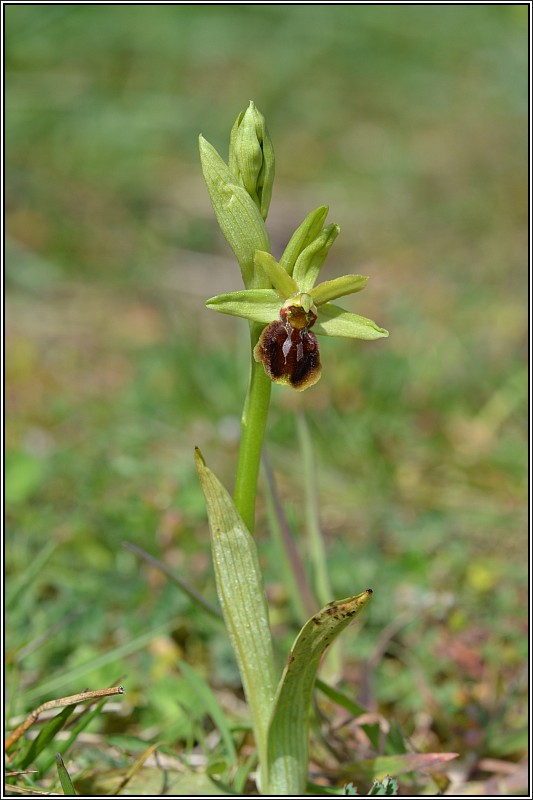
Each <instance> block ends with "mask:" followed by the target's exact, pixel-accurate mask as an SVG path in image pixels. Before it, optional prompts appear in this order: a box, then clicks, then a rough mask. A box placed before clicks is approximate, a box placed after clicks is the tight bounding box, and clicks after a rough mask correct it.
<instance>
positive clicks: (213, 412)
mask: <svg viewBox="0 0 533 800" xmlns="http://www.w3.org/2000/svg"><path fill="white" fill-rule="evenodd" d="M5 11H6V112H7V116H6V159H7V186H6V206H7V208H6V233H7V242H6V251H7V311H8V324H7V351H6V356H7V359H6V360H7V374H6V378H7V397H6V404H7V429H6V450H7V452H6V466H7V472H6V500H7V523H8V525H7V546H6V562H7V579H8V586H7V603H8V610H9V617H8V623H7V629H6V636H7V647H8V673H7V679H8V688H9V689H11V697H12V708H11V710H12V712H13V713H22V712H23V711H26V712H27V711H28V710H30V708H31V707H32V706H33V705H35V704H36V703H37V702H40V701H42V700H46V699H50V698H51V697H55V696H59V695H61V694H69V693H71V692H75V691H79V690H81V689H82V688H83V687H84V686H86V685H87V686H88V685H90V686H91V688H98V687H100V686H107V685H110V684H111V683H112V682H113V680H114V679H115V678H118V677H119V676H123V675H126V676H127V677H126V678H124V682H125V684H126V686H127V689H128V695H127V696H126V698H125V702H124V704H123V706H122V708H123V716H122V717H121V718H120V719H121V720H122V721H119V722H117V721H115V723H113V724H114V725H116V726H117V728H119V729H120V731H121V732H122V733H128V734H133V733H137V734H143V732H144V731H146V730H147V729H148V730H149V731H151V734H150V736H153V739H154V740H155V739H156V738H157V737H158V736H159V737H167V736H168V737H170V738H171V739H172V737H178V738H179V737H183V736H185V733H184V732H186V731H187V730H189V727H188V726H190V720H189V718H188V716H187V714H186V713H184V711H183V703H186V698H185V695H186V690H185V689H184V688H183V682H182V679H181V678H180V677H179V675H178V672H177V668H176V664H177V659H178V658H185V659H186V660H188V661H189V662H190V663H192V664H194V665H195V666H196V667H197V669H198V670H199V671H200V672H202V674H204V675H205V676H206V677H208V678H209V680H210V682H211V684H212V685H214V686H215V687H217V688H219V689H222V688H226V687H228V686H230V687H231V686H236V685H237V683H238V678H237V675H236V672H235V667H234V665H233V661H232V657H231V653H230V651H229V648H228V645H227V643H226V641H225V638H224V637H223V636H222V635H221V633H220V632H219V631H218V629H216V627H214V626H213V625H212V624H210V623H208V622H207V621H206V620H204V618H203V616H202V614H201V613H200V612H199V611H197V610H195V609H194V608H192V607H191V605H190V603H189V601H188V600H187V599H186V598H184V597H183V595H181V594H180V593H179V591H178V590H177V589H176V588H175V587H174V586H172V585H171V584H169V583H168V582H167V581H166V579H164V578H163V577H162V576H161V575H160V573H158V572H157V570H154V569H153V568H150V567H147V566H146V565H144V564H142V563H140V562H139V561H138V559H137V558H136V557H135V556H134V555H133V554H132V553H130V552H129V551H127V550H126V549H125V548H124V547H123V546H122V542H123V541H124V540H127V541H130V542H134V543H136V544H137V545H139V546H141V547H143V548H145V549H146V550H148V551H149V552H151V553H153V554H154V555H155V556H156V557H158V558H160V559H161V560H162V561H164V562H165V563H166V564H167V565H169V566H170V567H172V568H173V569H174V570H175V571H176V572H177V573H179V574H180V575H182V576H183V577H186V578H187V579H188V580H189V581H190V582H191V583H192V584H194V585H195V586H196V587H197V588H198V589H199V590H200V591H202V592H204V593H205V595H206V596H207V597H209V598H210V599H213V598H214V581H213V577H212V572H211V567H210V563H209V549H208V548H209V545H208V532H207V526H206V521H205V513H204V509H203V501H202V497H201V494H200V490H199V486H198V482H197V478H196V475H195V472H194V466H193V456H192V453H193V447H194V445H198V446H200V447H201V449H202V451H203V453H204V455H205V457H206V460H207V462H208V464H209V465H210V466H211V467H212V468H213V469H215V470H216V471H217V473H218V475H219V476H220V478H221V480H223V481H224V483H225V484H226V485H227V486H228V487H230V488H231V485H232V481H233V475H234V471H235V466H236V458H237V450H238V422H239V415H240V408H241V404H242V399H243V394H244V390H245V386H246V378H247V359H248V355H247V348H248V343H247V340H248V336H247V329H246V324H245V323H244V322H243V321H241V320H236V319H231V318H226V317H223V316H221V315H215V314H213V313H211V312H208V311H207V310H206V309H205V308H204V300H205V299H206V298H207V297H210V296H212V295H213V294H216V293H219V292H223V291H231V290H235V289H238V288H240V286H241V283H240V274H239V270H238V267H237V266H236V264H235V263H234V261H233V260H232V256H231V252H230V251H229V248H228V247H227V245H226V244H225V242H224V241H223V239H222V238H221V235H220V233H219V231H218V229H217V226H216V222H215V220H214V215H213V213H212V209H211V206H210V203H209V198H208V195H207V191H206V189H205V186H204V185H203V181H202V177H201V172H200V167H199V160H198V154H197V137H198V134H199V133H200V132H201V133H203V134H204V136H205V137H206V138H207V139H208V140H209V141H210V142H212V143H213V144H214V145H215V147H217V148H218V149H219V151H220V152H221V153H222V155H223V156H224V157H226V154H227V143H228V137H229V131H230V128H231V125H232V124H233V121H234V119H235V117H236V116H237V114H238V113H239V111H240V110H242V109H244V108H245V107H246V106H247V104H248V101H249V100H250V99H253V100H254V102H255V103H256V105H257V106H258V108H259V109H260V110H261V111H262V113H263V114H264V115H265V117H266V119H267V124H268V127H269V131H270V134H271V137H272V139H273V142H274V147H275V151H276V158H277V169H276V183H275V187H274V194H273V200H272V205H271V211H270V214H269V219H268V223H267V224H268V227H269V231H270V234H271V239H272V249H273V253H274V255H277V256H279V255H280V254H281V252H282V250H283V247H284V246H285V244H286V242H287V241H288V239H289V237H290V235H291V234H292V232H293V230H294V228H295V227H296V226H297V225H298V224H299V223H300V221H301V220H302V219H303V217H304V216H305V215H306V214H307V213H308V212H309V211H310V210H311V209H313V208H314V207H316V206H318V205H322V204H328V205H329V206H330V217H329V221H333V222H338V223H339V224H340V226H341V235H340V237H339V239H338V240H337V242H336V243H335V246H334V248H333V250H332V251H331V253H330V255H329V258H328V261H327V262H326V265H325V266H324V268H323V272H322V276H321V277H322V279H329V278H332V277H335V276H336V275H342V274H345V273H349V272H360V273H362V274H367V275H369V276H370V280H369V283H368V286H367V289H366V290H365V292H363V293H362V294H359V295H357V296H356V297H353V298H349V299H348V300H347V301H346V303H345V306H346V307H347V308H350V310H353V311H356V312H357V313H360V314H363V315H364V316H368V317H370V318H372V319H374V320H376V322H377V323H378V324H379V325H381V326H383V327H386V328H387V329H389V330H390V332H391V336H390V338H389V339H387V340H380V341H378V342H371V343H366V342H357V341H356V342H350V341H341V340H336V339H328V340H327V341H325V342H324V341H323V340H322V342H321V350H322V362H323V376H322V379H321V381H320V382H319V384H318V385H317V386H316V387H314V388H313V389H311V390H309V391H308V392H305V393H304V394H302V395H296V393H292V392H291V391H290V390H288V389H285V388H282V387H274V391H273V402H272V411H271V418H270V422H269V431H268V439H267V443H268V444H267V446H268V450H269V454H270V458H271V461H272V464H273V468H274V471H275V474H276V477H277V479H278V483H279V490H280V493H281V495H282V497H283V500H284V502H285V505H286V509H287V513H288V516H289V519H290V520H291V523H292V524H293V528H294V531H295V534H296V536H297V538H298V539H299V540H301V547H302V552H304V553H305V541H304V537H305V532H304V527H305V525H304V513H303V497H304V485H303V474H302V469H301V455H300V451H299V446H298V442H297V437H296V432H295V431H296V429H295V422H294V412H295V411H298V410H304V411H305V412H306V414H307V417H308V420H309V424H310V428H311V432H312V436H313V441H314V444H315V448H316V459H317V470H318V476H319V486H320V490H319V495H320V496H319V500H320V513H321V520H322V524H323V529H324V535H325V537H326V545H327V551H328V559H329V564H330V571H331V576H332V583H333V588H334V594H335V596H336V597H342V596H346V595H349V594H353V593H355V592H359V591H361V590H363V589H365V588H366V587H367V586H371V587H372V588H373V589H374V599H373V601H372V605H371V607H370V608H369V609H368V613H367V612H365V615H366V619H365V622H364V625H363V626H362V628H361V629H360V630H359V631H355V630H351V631H348V632H347V633H346V634H345V635H344V648H345V658H346V665H347V666H346V671H345V672H346V677H347V679H348V683H347V684H346V685H347V686H348V687H351V688H350V689H349V691H350V692H352V694H353V696H354V697H357V696H358V693H359V699H361V700H362V701H363V702H365V703H367V704H368V705H369V706H370V707H371V708H376V709H378V710H379V711H380V712H381V713H383V714H384V716H385V717H386V718H387V719H389V720H392V719H395V720H397V721H398V722H399V723H400V725H401V726H402V728H403V729H404V731H405V732H406V734H407V735H409V736H411V737H412V742H413V743H414V745H415V747H418V748H420V749H421V750H430V751H431V750H453V751H456V752H460V753H461V755H462V756H463V757H464V756H465V755H466V754H467V753H472V752H473V753H475V754H476V758H477V759H481V758H483V757H486V756H491V757H499V758H506V759H509V760H510V761H518V760H519V759H520V758H521V756H522V754H523V751H524V748H525V733H524V731H525V706H524V697H525V695H524V692H525V686H524V681H525V672H524V664H525V631H526V618H525V611H524V608H525V598H526V558H525V553H526V545H527V540H526V477H527V474H526V466H527V450H526V395H527V389H526V385H527V384H526V367H525V364H526V332H527V309H526V302H525V295H526V290H527V12H528V8H527V6H525V5H522V6H520V5H505V6H504V5H495V6H489V5H477V6H474V5H471V6H430V5H422V6H420V5H418V6H409V5H406V6H393V5H390V6H371V5H368V4H367V5H361V6H335V5H332V6H308V7H305V8H304V7H302V6H250V5H249V6H198V5H197V6H157V5H154V6H148V5H137V6H133V5H123V6H97V5H93V6H89V5H85V6H83V5H79V6H74V5H68V4H66V5H61V6H59V5H58V6H25V7H24V6H18V7H17V6H8V7H7V8H6V9H5ZM267 527H268V526H267V522H266V516H265V506H264V499H263V496H262V495H261V496H260V501H259V517H258V539H259V547H260V551H261V554H262V558H263V560H264V566H265V570H266V576H267V584H268V593H269V597H270V599H271V602H272V609H273V610H272V621H273V623H274V625H275V631H276V637H277V639H278V640H279V641H280V643H281V646H282V647H288V646H289V643H290V641H291V639H292V636H293V628H291V626H290V617H289V613H288V609H287V605H286V593H285V589H284V587H283V585H282V583H281V582H280V578H279V574H278V570H277V565H276V559H275V557H274V555H273V551H272V545H271V544H270V542H269V538H268V532H267ZM362 664H363V666H361V665H362ZM364 665H366V667H365V666H364ZM368 665H370V667H369V666H368ZM365 670H366V671H365ZM363 672H364V674H365V675H366V680H365V681H363V682H364V683H365V684H366V687H367V688H366V691H365V692H363V694H362V695H361V694H360V692H361V691H362V689H361V688H360V685H361V675H362V673H363ZM369 676H370V677H369ZM15 687H18V690H17V691H16V692H15V691H14V690H15ZM184 698H185V699H184ZM428 719H429V720H430V723H428V722H427V720H428ZM474 777H475V776H474Z"/></svg>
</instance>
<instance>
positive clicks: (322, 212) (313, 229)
mask: <svg viewBox="0 0 533 800" xmlns="http://www.w3.org/2000/svg"><path fill="white" fill-rule="evenodd" d="M328 211H329V208H328V206H319V207H318V208H315V210H314V211H311V213H310V214H308V215H307V216H306V218H305V219H304V221H303V222H302V224H301V225H299V226H298V227H297V228H296V230H295V231H294V233H293V234H292V236H291V238H290V241H289V244H288V245H287V247H286V248H285V251H284V253H283V255H282V256H281V258H280V260H279V263H280V264H281V266H282V267H283V268H284V269H285V270H287V272H288V273H289V275H292V273H293V270H294V265H295V264H296V260H297V258H298V256H299V255H300V253H301V252H302V251H303V250H305V248H306V247H308V246H309V245H310V244H311V242H313V241H314V240H315V239H316V237H317V236H318V234H319V233H320V231H321V230H322V225H323V224H324V222H325V221H326V217H327V215H328Z"/></svg>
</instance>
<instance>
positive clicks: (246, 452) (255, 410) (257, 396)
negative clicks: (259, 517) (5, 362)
mask: <svg viewBox="0 0 533 800" xmlns="http://www.w3.org/2000/svg"><path fill="white" fill-rule="evenodd" d="M263 328H264V325H260V324H256V323H253V324H251V325H250V339H251V353H250V355H251V366H250V382H249V384H248V392H247V394H246V399H245V401H244V408H243V411H242V420H241V429H242V434H241V447H240V451H239V463H238V466H237V477H236V480H235V493H234V500H235V505H236V506H237V509H238V511H239V514H240V515H241V517H242V519H243V521H244V523H245V525H246V527H247V528H248V530H249V531H250V533H253V532H254V526H255V497H256V493H257V478H258V476H259V465H260V461H261V449H262V447H263V439H264V436H265V428H266V423H267V417H268V406H269V403H270V391H271V388H272V383H271V380H270V378H269V377H268V375H267V374H266V373H265V370H264V369H263V365H262V364H260V363H258V362H257V361H255V360H254V357H253V355H252V351H253V349H254V347H255V345H256V343H257V340H258V339H259V336H260V335H261V332H262V330H263Z"/></svg>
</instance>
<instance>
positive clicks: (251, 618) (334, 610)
mask: <svg viewBox="0 0 533 800" xmlns="http://www.w3.org/2000/svg"><path fill="white" fill-rule="evenodd" d="M200 157H201V162H202V170H203V174H204V178H205V181H206V184H207V188H208V190H209V194H210V197H211V201H212V204H213V208H214V211H215V215H216V217H217V220H218V223H219V225H220V228H221V230H222V232H223V234H224V236H225V238H226V240H227V241H228V243H229V245H230V247H231V248H232V250H233V252H234V254H235V256H236V258H237V261H238V263H239V266H240V269H241V274H242V279H243V283H244V289H240V290H237V291H234V292H229V293H226V294H222V295H218V296H217V297H212V298H211V299H209V300H207V303H206V305H207V307H208V308H210V309H213V310H215V311H219V312H221V313H224V314H232V315H234V316H238V317H243V318H244V319H247V320H248V321H249V324H250V344H251V346H250V380H249V386H248V391H247V395H246V398H245V402H244V409H243V414H242V436H241V444H240V452H239V463H238V467H237V476H236V482H235V490H234V495H233V497H231V496H230V494H229V493H228V492H227V491H226V489H225V488H224V487H223V486H222V484H221V483H220V481H219V480H218V478H217V477H216V476H215V475H214V474H213V472H212V471H211V470H210V469H209V468H208V467H207V466H206V464H205V461H204V459H203V456H202V455H201V454H200V452H199V451H197V453H196V465H197V469H198V473H199V476H200V481H201V484H202V488H203V491H204V495H205V498H206V504H207V512H208V518H209V525H210V530H211V542H212V552H213V562H214V567H215V577H216V582H217V592H218V597H219V601H220V605H221V608H222V612H223V616H224V620H225V623H226V627H227V630H228V634H229V637H230V640H231V643H232V646H233V650H234V652H235V656H236V660H237V663H238V666H239V670H240V674H241V678H242V683H243V688H244V692H245V695H246V698H247V702H248V705H249V708H250V715H251V720H252V726H253V729H254V735H255V741H256V747H257V754H258V762H259V769H258V787H259V789H260V791H261V792H262V793H264V794H274V795H299V794H303V793H304V792H305V787H306V781H307V768H308V724H309V710H310V706H311V700H312V692H313V686H314V682H315V677H316V672H317V669H318V664H319V661H320V659H321V656H322V654H323V652H324V651H325V649H326V648H327V647H328V645H329V644H331V642H332V641H333V639H334V638H336V636H337V635H338V634H339V633H340V632H341V631H342V630H343V628H345V627H346V626H347V625H348V624H349V623H350V622H351V620H352V619H353V618H354V617H355V616H356V615H357V614H358V613H359V611H360V610H361V609H362V608H363V607H364V606H365V605H366V603H367V602H368V600H369V599H370V597H371V594H372V592H371V590H370V589H367V590H366V591H363V592H360V593H359V594H355V595H353V596H352V597H349V598H346V599H343V600H339V601H333V602H331V603H329V604H328V605H326V606H325V607H324V608H323V609H322V610H318V611H317V613H316V614H314V615H313V616H312V617H311V618H310V619H309V620H308V621H307V622H306V624H305V625H304V626H303V628H302V629H301V631H300V633H299V635H298V636H297V638H296V640H295V642H294V645H293V648H292V650H291V653H290V655H289V658H288V660H287V664H286V666H285V669H284V671H283V674H282V675H281V676H278V675H277V674H276V668H275V661H274V655H273V645H272V635H271V630H270V625H269V619H268V607H267V603H266V598H265V593H264V588H263V578H262V574H261V570H260V566H259V557H258V552H257V546H256V543H255V540H254V538H253V530H254V522H255V498H256V487H257V479H258V474H259V463H260V456H261V448H262V444H263V438H264V433H265V427H266V420H267V414H268V407H269V402H270V393H271V386H272V382H274V383H278V384H282V385H284V386H287V387H289V388H291V389H294V390H296V391H300V392H301V391H304V390H306V389H308V388H309V387H311V386H313V385H314V384H316V382H317V381H318V380H319V379H320V376H321V371H322V367H321V362H320V351H319V345H318V340H317V338H316V335H318V336H320V335H324V336H341V337H348V338H353V339H366V340H371V339H378V338H381V337H384V336H387V335H388V334H387V331H385V330H384V329H383V328H380V327H378V325H376V323H374V322H372V320H369V319H366V318H365V317H362V316H359V315H358V314H354V313H351V312H349V311H346V310H344V309H343V308H341V307H339V306H337V305H336V304H334V303H333V302H332V301H334V300H337V299H338V298H340V297H343V296H347V295H350V294H353V293H355V292H359V291H361V289H363V288H364V287H365V285H366V282H367V278H366V277H364V276H361V275H345V276H343V277H340V278H336V279H334V280H328V281H324V282H322V283H318V284H317V283H316V281H317V278H318V275H319V272H320V269H321V267H322V265H323V263H324V261H325V259H326V256H327V254H328V252H329V250H330V248H331V246H332V244H333V242H334V241H335V239H336V237H337V235H338V234H339V227H338V225H335V224H330V225H328V226H326V227H324V223H325V220H326V216H327V213H328V208H327V207H326V206H321V207H319V208H317V209H315V210H314V211H312V212H311V213H310V214H309V215H308V216H307V217H306V218H305V219H304V221H303V222H302V223H301V225H300V226H299V227H298V228H297V229H296V231H295V232H294V234H293V235H292V237H291V239H290V241H289V243H288V244H287V247H286V248H285V251H284V253H283V255H282V256H281V258H280V260H279V261H276V259H275V258H274V257H273V256H272V255H271V254H270V241H269V237H268V232H267V229H266V225H265V220H266V217H267V214H268V209H269V205H270V200H271V196H272V186H273V181H274V167H275V165H274V150H273V147H272V143H271V140H270V137H269V135H268V131H267V128H266V125H265V120H264V117H263V115H262V114H261V113H260V112H259V111H258V110H257V108H256V107H255V105H254V103H253V102H250V105H249V107H248V108H247V110H246V111H244V112H242V113H241V114H239V116H238V117H237V120H236V122H235V124H234V126H233V129H232V132H231V136H230V149H229V160H228V163H227V164H226V163H225V161H224V160H223V159H222V158H221V156H220V155H219V154H218V153H217V151H216V150H215V149H214V148H213V147H212V145H210V144H209V142H207V141H206V140H205V139H204V138H203V137H202V136H201V137H200Z"/></svg>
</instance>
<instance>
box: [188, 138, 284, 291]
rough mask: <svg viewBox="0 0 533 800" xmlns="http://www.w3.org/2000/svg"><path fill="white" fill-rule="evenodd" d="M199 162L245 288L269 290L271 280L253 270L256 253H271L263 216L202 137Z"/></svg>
mask: <svg viewBox="0 0 533 800" xmlns="http://www.w3.org/2000/svg"><path fill="white" fill-rule="evenodd" d="M200 159H201V162H202V171H203V174H204V178H205V182H206V184H207V188H208V190H209V195H210V197H211V202H212V204H213V209H214V212H215V215H216V218H217V220H218V224H219V225H220V228H221V230H222V233H223V234H224V236H225V237H226V240H227V242H228V244H229V246H230V247H231V249H232V250H233V252H234V253H235V256H236V258H237V261H238V262H239V266H240V268H241V272H242V279H243V281H244V285H245V286H246V288H250V289H252V288H265V289H266V288H268V286H269V281H268V279H267V278H266V276H265V275H264V274H263V273H258V271H257V270H255V269H254V255H255V251H256V250H266V251H269V250H270V242H269V238H268V233H267V229H266V226H265V222H264V220H263V217H262V216H261V213H260V211H259V209H258V207H257V206H256V204H255V203H254V201H253V200H252V198H251V197H250V195H249V194H248V192H247V191H246V189H244V187H243V186H241V184H240V182H239V179H238V178H236V177H235V175H233V173H232V172H231V170H230V169H229V167H228V166H227V164H226V163H225V162H224V160H223V159H222V158H221V157H220V156H219V154H218V153H217V151H216V150H215V148H214V147H213V146H212V145H211V144H209V142H208V141H207V140H206V139H204V137H203V136H200Z"/></svg>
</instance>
